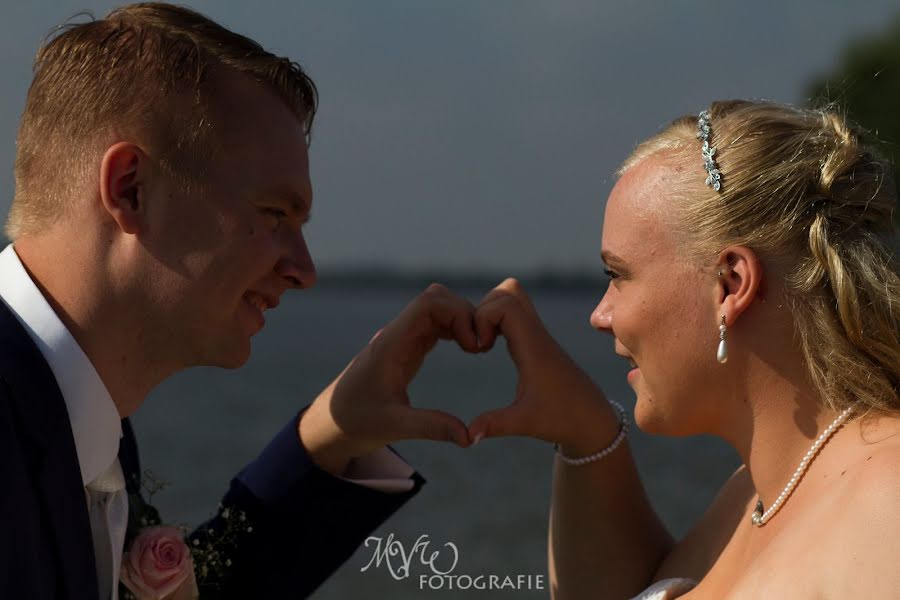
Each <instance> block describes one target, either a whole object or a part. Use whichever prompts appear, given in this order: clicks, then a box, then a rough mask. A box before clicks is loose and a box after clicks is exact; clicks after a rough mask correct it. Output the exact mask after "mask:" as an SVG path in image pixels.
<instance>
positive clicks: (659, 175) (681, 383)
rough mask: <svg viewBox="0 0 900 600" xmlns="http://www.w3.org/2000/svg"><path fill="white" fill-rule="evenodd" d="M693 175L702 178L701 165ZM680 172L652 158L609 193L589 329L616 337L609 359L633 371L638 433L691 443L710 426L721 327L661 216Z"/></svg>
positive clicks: (710, 283)
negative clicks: (597, 297)
mask: <svg viewBox="0 0 900 600" xmlns="http://www.w3.org/2000/svg"><path fill="white" fill-rule="evenodd" d="M697 166H698V168H697V171H698V173H697V177H702V172H703V169H702V164H701V163H699V162H698V165H697ZM684 175H685V174H684V173H682V172H679V170H678V166H677V165H676V164H674V163H672V161H671V159H669V160H666V159H664V158H663V157H661V156H659V155H656V156H651V157H649V158H647V159H645V160H643V161H642V162H641V163H639V164H637V165H635V166H633V167H632V168H631V169H629V170H628V171H626V172H625V174H624V175H623V176H622V178H621V179H620V180H619V181H618V182H617V184H616V186H615V187H614V188H613V190H612V192H611V193H610V196H609V200H608V202H607V205H606V213H605V217H604V222H603V243H602V256H603V260H604V262H605V263H606V265H607V268H608V270H609V275H610V277H611V279H610V284H609V287H608V288H607V291H606V294H604V296H603V298H602V300H601V301H600V303H599V304H598V305H597V308H596V309H595V310H594V312H593V314H592V315H591V325H592V326H593V327H595V328H596V329H598V330H600V331H605V332H608V333H610V334H612V335H613V336H614V337H615V351H616V353H617V354H620V355H622V356H624V357H627V358H629V359H630V360H632V361H633V362H634V364H636V366H637V368H636V369H633V370H632V371H631V372H629V374H628V383H629V385H630V386H631V387H632V389H634V391H635V393H636V394H637V405H636V407H635V420H636V421H637V424H638V426H640V427H641V429H643V430H644V431H648V432H653V433H666V434H671V435H688V434H693V433H698V432H703V431H709V430H710V428H711V427H712V425H713V421H711V420H715V419H716V410H715V403H714V398H715V388H716V380H717V379H718V378H720V377H721V376H722V375H721V372H717V371H716V367H717V366H718V363H717V361H716V346H717V344H718V322H717V315H716V307H715V302H714V300H715V278H714V277H713V276H711V274H710V272H709V271H708V270H704V269H703V268H701V267H700V266H698V265H693V264H689V262H688V260H687V259H685V258H683V257H682V255H681V254H680V253H679V250H678V245H677V243H676V239H675V232H674V231H673V230H672V225H670V224H669V221H670V219H669V218H668V217H669V215H670V214H671V208H672V205H673V203H674V202H678V201H680V200H678V199H676V197H675V196H674V195H673V194H672V193H671V190H672V188H673V186H674V185H676V184H677V182H678V181H679V179H680V178H681V177H683V176H684Z"/></svg>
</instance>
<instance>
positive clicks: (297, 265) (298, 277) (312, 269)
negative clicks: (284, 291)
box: [275, 232, 316, 289]
mask: <svg viewBox="0 0 900 600" xmlns="http://www.w3.org/2000/svg"><path fill="white" fill-rule="evenodd" d="M275 272H276V273H278V275H279V276H281V277H282V278H284V279H285V280H286V281H287V283H288V286H289V287H293V288H297V289H306V288H310V287H312V286H314V285H315V284H316V265H315V264H314V263H313V259H312V256H310V254H309V248H308V247H307V245H306V239H305V238H304V237H303V233H302V232H300V233H298V234H297V235H296V236H295V237H294V239H293V240H292V242H291V244H290V247H289V248H288V251H287V252H286V253H285V254H284V256H282V257H281V259H280V260H279V261H278V263H277V264H276V265H275Z"/></svg>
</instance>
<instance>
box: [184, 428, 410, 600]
mask: <svg viewBox="0 0 900 600" xmlns="http://www.w3.org/2000/svg"><path fill="white" fill-rule="evenodd" d="M298 420H299V415H298V416H296V417H294V418H293V419H291V421H290V422H289V423H287V424H286V425H285V427H284V428H283V429H282V430H281V431H280V432H279V433H278V434H277V435H276V436H275V438H274V439H273V440H272V441H271V442H270V443H269V445H268V446H267V447H266V448H265V449H264V450H263V451H262V453H260V455H259V456H258V457H257V458H256V459H255V460H254V461H252V462H251V463H250V464H249V465H247V466H246V467H245V468H244V469H243V470H242V471H241V472H240V473H238V475H237V476H236V477H235V478H234V479H232V481H231V486H230V488H229V490H228V492H227V493H226V494H225V497H224V498H223V500H222V502H221V504H220V506H219V509H218V512H217V514H216V516H215V517H213V518H212V519H211V520H210V521H208V522H206V523H204V524H203V525H201V526H200V527H198V528H197V530H195V531H194V533H192V534H191V536H190V539H189V543H191V544H193V545H194V546H197V547H200V548H201V549H202V548H206V549H207V552H205V553H201V554H203V555H204V557H205V558H204V560H202V561H200V562H199V563H197V564H195V570H196V571H197V575H198V579H200V580H201V581H202V580H203V579H204V578H203V577H202V570H203V569H204V568H205V569H207V571H209V570H210V569H213V570H214V571H216V573H217V574H218V575H219V577H209V578H208V579H210V580H214V579H218V582H219V583H218V584H217V585H212V584H209V585H207V584H202V585H201V588H200V594H201V596H200V597H201V598H223V599H231V598H235V599H236V598H285V599H287V598H306V597H307V596H309V595H310V594H312V592H313V591H315V589H316V588H317V587H319V585H321V583H322V582H323V581H325V580H326V579H327V578H328V577H329V575H331V574H332V573H333V572H334V571H335V570H336V569H337V568H338V567H340V566H341V565H342V564H343V563H344V562H345V561H346V560H347V559H348V558H349V557H350V556H351V555H352V554H353V552H354V551H355V550H356V548H357V547H358V546H359V545H360V544H361V543H362V542H363V541H364V540H365V538H366V537H367V536H368V535H369V533H371V532H372V531H373V530H374V529H375V528H377V527H378V526H379V525H381V524H382V523H383V522H384V521H385V520H386V519H387V518H388V517H390V516H391V515H392V514H393V513H394V512H396V511H397V509H399V508H400V507H401V506H402V505H403V504H405V503H406V502H407V501H408V500H409V499H410V498H411V497H412V496H414V495H415V494H416V493H418V491H419V489H420V488H421V486H422V484H424V483H425V481H424V479H422V477H421V476H419V475H418V474H417V473H414V474H413V475H412V477H411V478H412V479H413V482H414V485H413V488H412V490H410V491H409V492H404V493H397V494H388V493H383V492H380V491H376V490H373V489H370V488H367V487H364V486H361V485H357V484H355V483H351V482H349V481H346V480H344V479H341V478H338V477H334V476H333V475H331V474H329V473H327V472H325V471H323V470H322V469H320V468H319V467H318V466H316V465H315V463H313V462H312V460H311V459H310V457H309V455H308V454H307V453H306V451H305V449H304V448H303V445H302V444H301V442H300V437H299V435H298V433H297V425H298ZM210 574H211V573H210Z"/></svg>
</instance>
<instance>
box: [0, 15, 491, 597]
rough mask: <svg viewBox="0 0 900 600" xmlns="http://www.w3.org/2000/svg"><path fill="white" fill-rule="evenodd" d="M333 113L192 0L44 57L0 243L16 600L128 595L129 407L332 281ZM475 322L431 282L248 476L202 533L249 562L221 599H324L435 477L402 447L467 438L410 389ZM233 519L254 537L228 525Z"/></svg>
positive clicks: (239, 562)
mask: <svg viewBox="0 0 900 600" xmlns="http://www.w3.org/2000/svg"><path fill="white" fill-rule="evenodd" d="M315 109H316V90H315V86H314V85H313V83H312V81H311V80H310V79H309V78H308V77H307V76H306V75H305V74H304V73H303V71H302V70H301V69H300V68H299V67H298V66H297V65H296V64H295V63H292V62H290V61H288V60H287V59H284V58H278V57H276V56H273V55H272V54H270V53H268V52H266V51H265V50H263V49H262V48H261V47H260V46H259V45H258V44H256V43H255V42H253V41H252V40H249V39H247V38H245V37H243V36H240V35H238V34H235V33H232V32H230V31H228V30H226V29H224V28H222V27H221V26H219V25H217V24H216V23H213V22H211V21H209V20H208V19H206V18H204V17H202V16H201V15H199V14H196V13H194V12H192V11H189V10H187V9H184V8H180V7H175V6H171V5H165V4H142V5H133V6H126V7H123V8H120V9H117V10H114V11H113V12H112V13H110V14H109V15H108V16H107V17H106V18H105V19H103V20H99V21H92V22H89V23H84V24H80V25H77V26H70V27H68V28H65V29H63V30H62V31H61V33H59V34H58V35H57V36H56V37H55V38H53V39H52V40H51V41H49V42H48V43H47V44H46V45H45V46H44V47H43V48H42V49H41V50H40V51H39V53H38V55H37V58H36V61H35V70H34V79H33V82H32V85H31V88H30V90H29V93H28V98H27V102H26V106H25V110H24V113H23V115H22V120H21V125H20V129H19V133H18V138H17V155H16V162H15V178H16V179H15V181H16V194H15V198H14V200H13V204H12V207H11V210H10V214H9V218H8V221H7V224H6V229H7V233H8V235H9V237H10V238H11V239H12V240H13V243H12V244H11V245H10V246H8V247H7V248H6V249H5V250H3V251H2V253H0V300H2V302H0V477H2V481H3V487H2V489H0V598H29V599H36V600H39V599H48V600H49V599H51V598H52V599H63V598H65V599H91V600H94V599H96V598H102V599H106V598H116V597H117V596H118V592H117V586H118V574H119V570H120V565H121V561H122V552H123V546H124V544H125V535H126V533H125V531H126V523H127V522H128V519H129V515H130V516H131V517H132V520H134V517H135V510H136V508H137V507H141V506H143V503H142V501H141V499H140V497H139V492H140V477H139V473H140V466H139V463H138V457H137V446H136V443H135V439H134V436H133V434H132V430H131V427H130V425H129V422H128V418H127V417H128V416H129V415H131V414H132V413H134V412H135V411H136V410H137V409H138V408H139V407H140V405H141V403H142V402H143V401H144V398H145V397H146V396H147V394H148V393H149V392H150V391H151V390H152V389H153V388H154V387H155V386H156V385H158V384H159V383H160V382H161V381H163V380H164V379H166V378H167V377H169V376H171V375H172V374H174V373H176V372H178V371H180V370H182V369H185V368H188V367H191V366H194V365H218V366H222V367H226V368H236V367H239V366H241V365H242V364H243V363H244V362H245V361H246V360H247V359H248V357H249V354H250V338H251V337H252V336H253V335H254V334H255V333H257V332H258V331H259V330H260V329H261V328H262V327H263V326H264V324H265V313H266V311H268V310H272V309H274V308H275V307H276V306H277V305H278V303H279V302H280V300H281V297H282V295H283V294H284V293H285V292H286V291H288V290H291V289H305V288H308V287H311V286H312V285H313V284H314V282H315V278H316V275H315V269H314V267H313V262H312V259H311V257H310V255H309V252H308V250H307V247H306V243H305V241H304V236H303V231H302V227H303V225H304V224H305V223H306V221H307V220H308V219H309V215H310V210H311V207H312V188H311V184H310V180H309V170H308V157H307V140H308V135H309V130H310V126H311V125H312V121H313V116H314V113H315ZM472 314H473V308H472V306H471V305H469V304H468V303H467V302H466V301H464V300H462V299H459V298H457V297H455V296H453V295H451V294H450V293H448V292H447V291H446V290H444V289H443V288H441V287H439V286H432V287H431V288H429V289H428V290H427V291H426V292H425V293H423V294H422V295H421V296H419V297H418V298H417V299H415V300H414V301H413V302H412V303H411V304H410V305H409V306H408V307H407V308H406V309H405V310H404V311H403V312H402V313H401V314H400V315H399V316H398V317H397V319H396V320H395V321H393V322H392V323H390V324H389V325H387V326H386V327H385V328H384V329H383V330H382V331H380V332H379V334H378V335H376V337H375V338H374V339H373V340H372V341H371V342H370V343H369V345H367V346H366V347H365V348H364V349H363V350H362V351H361V352H360V353H359V355H358V356H357V357H356V358H355V359H354V360H353V362H351V364H350V365H349V366H348V367H347V368H346V369H345V370H344V371H343V372H342V373H341V374H340V375H339V376H338V377H337V379H335V381H334V382H333V383H332V384H331V385H330V386H329V387H328V388H327V389H326V390H325V391H323V392H322V393H321V395H320V396H319V397H318V398H317V399H316V400H315V402H313V404H312V405H311V406H310V407H309V408H308V409H307V410H305V411H304V410H301V411H300V412H299V413H298V414H297V415H295V416H294V417H292V418H291V419H290V420H289V421H288V422H287V424H286V425H285V426H284V428H283V429H282V430H281V431H280V432H279V433H277V434H276V435H275V437H274V439H273V440H272V442H271V443H270V444H269V445H268V446H267V447H266V448H265V449H263V450H262V452H261V454H260V455H259V456H258V457H257V458H256V459H255V460H254V461H253V462H251V463H250V464H249V465H247V466H246V467H245V468H244V469H243V470H242V471H241V472H240V473H238V474H237V475H236V476H235V478H234V479H233V480H232V481H231V485H230V487H229V489H228V491H227V493H226V495H225V497H224V499H223V501H222V506H221V508H220V511H219V514H218V515H217V516H216V517H215V518H214V519H213V521H212V522H211V523H210V524H207V526H204V527H201V529H200V530H198V532H195V534H194V536H195V537H196V539H197V540H201V539H202V540H203V543H209V542H212V543H220V544H225V547H226V548H227V555H228V556H229V565H230V566H229V567H228V568H227V569H225V570H224V573H223V575H222V579H221V580H219V581H211V582H208V581H206V580H204V579H203V578H200V584H201V586H200V592H201V594H202V597H204V598H208V597H226V598H299V597H305V596H307V595H308V594H310V593H312V591H313V590H315V589H316V587H317V586H318V585H319V584H320V583H321V582H322V581H323V580H324V579H325V578H327V577H328V576H329V574H330V573H332V572H333V571H334V570H335V569H336V568H337V567H338V566H340V564H341V563H342V562H343V561H345V560H346V559H347V558H348V557H349V556H350V554H351V553H352V552H353V550H354V549H355V548H356V546H357V545H358V544H359V543H360V542H361V541H362V540H363V539H364V538H365V537H366V536H367V535H368V533H369V532H370V531H371V530H372V529H373V528H375V527H377V526H378V525H379V524H380V523H382V522H383V521H384V520H385V519H386V518H387V517H388V516H390V515H391V514H392V513H393V512H394V511H396V510H397V509H398V508H399V507H400V506H401V505H402V504H403V503H405V502H406V501H407V500H408V499H409V498H410V497H411V496H413V495H414V494H415V493H416V492H417V491H418V489H419V487H420V486H421V484H422V483H423V480H422V478H421V477H419V476H418V474H416V473H414V472H413V470H412V469H411V468H410V467H409V466H408V465H407V464H406V463H405V462H403V461H402V460H401V459H399V458H398V457H397V455H396V454H394V453H393V452H392V451H390V450H389V449H387V448H386V445H387V444H389V443H391V442H392V441H395V440H399V439H411V438H426V439H434V440H444V441H452V442H454V443H456V444H458V445H460V446H467V445H468V444H469V438H468V433H467V430H466V427H465V425H464V424H463V423H462V422H461V421H459V420H458V419H456V418H455V417H452V416H450V415H447V414H445V413H441V412H438V411H426V410H419V409H415V408H412V407H411V406H410V405H409V403H408V399H407V397H406V386H407V384H408V383H409V381H410V380H411V379H412V377H413V376H414V375H415V372H416V371H417V369H418V367H419V366H420V365H421V363H422V360H423V359H424V357H425V354H427V352H428V351H429V350H430V349H431V348H432V347H433V345H434V344H435V343H436V341H437V340H438V339H440V338H443V339H453V340H456V342H457V343H458V344H459V345H460V346H461V347H462V348H463V349H464V350H466V351H470V352H476V351H478V346H477V342H476V338H475V333H474V331H473V327H472ZM309 343H310V344H315V343H316V342H315V340H310V341H309ZM209 418H210V419H215V418H216V417H215V415H210V416H209ZM197 468H203V465H197ZM363 480H364V481H363ZM123 488H124V489H123ZM129 506H130V508H129ZM226 511H227V512H226ZM236 511H240V512H242V513H244V514H245V515H246V518H247V522H248V523H249V524H251V525H252V527H247V528H246V530H249V531H252V533H251V532H249V531H247V532H246V533H245V530H244V529H241V530H240V531H239V532H238V533H237V534H236V535H235V536H234V537H233V538H229V539H228V540H224V539H217V536H220V535H221V531H222V527H223V526H224V525H225V520H226V519H227V516H228V514H229V513H234V512H236ZM129 535H130V530H129ZM198 575H199V574H198Z"/></svg>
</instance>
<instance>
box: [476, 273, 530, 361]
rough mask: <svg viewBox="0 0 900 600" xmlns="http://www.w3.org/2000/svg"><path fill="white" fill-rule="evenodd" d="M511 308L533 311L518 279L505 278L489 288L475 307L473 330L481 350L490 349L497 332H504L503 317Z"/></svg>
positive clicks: (527, 311) (522, 311)
mask: <svg viewBox="0 0 900 600" xmlns="http://www.w3.org/2000/svg"><path fill="white" fill-rule="evenodd" d="M512 310H515V311H518V312H520V313H534V314H536V311H535V310H534V307H533V306H532V304H531V301H530V300H529V299H528V295H527V294H526V293H525V290H524V289H523V288H522V286H521V284H520V283H519V282H518V280H516V279H514V278H511V277H510V278H507V279H505V280H503V282H501V283H500V285H498V286H497V287H495V288H494V289H493V290H491V291H490V292H489V293H488V294H487V295H486V296H485V297H484V298H482V300H481V302H479V303H478V307H477V308H476V309H475V332H476V334H477V335H478V339H479V341H480V342H481V345H482V351H486V350H490V348H492V347H493V345H494V342H495V341H496V339H497V335H498V334H504V335H505V331H504V327H503V325H504V317H505V316H506V314H507V313H508V312H510V311H512Z"/></svg>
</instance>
